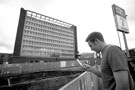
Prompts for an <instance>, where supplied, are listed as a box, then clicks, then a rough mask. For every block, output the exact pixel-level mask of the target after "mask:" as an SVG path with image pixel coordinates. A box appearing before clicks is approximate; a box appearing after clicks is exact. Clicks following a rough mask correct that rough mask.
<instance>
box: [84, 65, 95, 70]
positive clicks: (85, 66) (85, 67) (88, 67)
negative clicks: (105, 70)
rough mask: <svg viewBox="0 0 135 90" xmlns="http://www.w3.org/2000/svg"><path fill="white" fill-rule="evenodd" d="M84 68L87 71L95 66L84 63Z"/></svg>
mask: <svg viewBox="0 0 135 90" xmlns="http://www.w3.org/2000/svg"><path fill="white" fill-rule="evenodd" d="M82 68H83V69H84V70H86V71H92V69H95V68H93V67H92V66H90V65H88V64H83V67H82Z"/></svg>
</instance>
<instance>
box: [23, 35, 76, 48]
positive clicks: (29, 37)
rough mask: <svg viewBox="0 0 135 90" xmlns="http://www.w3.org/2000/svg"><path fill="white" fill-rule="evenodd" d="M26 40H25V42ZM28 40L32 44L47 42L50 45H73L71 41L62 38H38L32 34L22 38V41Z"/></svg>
mask: <svg viewBox="0 0 135 90" xmlns="http://www.w3.org/2000/svg"><path fill="white" fill-rule="evenodd" d="M25 41H26V42H25ZM28 42H32V44H34V43H33V42H37V43H38V42H39V43H42V44H41V45H44V44H45V43H48V44H52V45H62V46H71V47H73V46H74V43H73V42H71V41H68V42H67V41H64V40H61V41H60V40H53V39H49V38H47V39H46V38H39V37H33V36H26V35H25V36H24V39H23V43H28Z"/></svg>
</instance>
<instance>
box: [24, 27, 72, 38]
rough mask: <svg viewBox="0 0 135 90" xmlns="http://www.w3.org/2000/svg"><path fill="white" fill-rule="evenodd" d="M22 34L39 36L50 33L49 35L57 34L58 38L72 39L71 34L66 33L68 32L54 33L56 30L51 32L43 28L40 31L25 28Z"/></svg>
mask: <svg viewBox="0 0 135 90" xmlns="http://www.w3.org/2000/svg"><path fill="white" fill-rule="evenodd" d="M24 34H32V35H35V36H40V37H43V36H44V35H51V36H57V37H59V38H68V39H71V40H73V39H74V37H73V35H72V36H71V35H68V34H62V33H56V32H53V31H45V30H43V31H42V32H39V31H38V32H37V31H32V30H29V29H25V30H24Z"/></svg>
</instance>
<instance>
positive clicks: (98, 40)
mask: <svg viewBox="0 0 135 90" xmlns="http://www.w3.org/2000/svg"><path fill="white" fill-rule="evenodd" d="M86 42H88V45H89V46H90V48H91V50H94V51H95V52H97V53H98V52H100V50H101V49H102V43H104V38H103V35H102V34H101V33H100V32H92V33H90V34H89V35H88V37H87V39H86Z"/></svg>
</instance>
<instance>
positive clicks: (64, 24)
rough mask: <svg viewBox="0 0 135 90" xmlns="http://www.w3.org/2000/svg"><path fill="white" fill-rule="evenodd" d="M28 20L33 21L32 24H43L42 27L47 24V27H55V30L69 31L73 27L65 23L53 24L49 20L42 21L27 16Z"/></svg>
mask: <svg viewBox="0 0 135 90" xmlns="http://www.w3.org/2000/svg"><path fill="white" fill-rule="evenodd" d="M26 20H29V21H32V22H37V23H39V24H42V25H44V24H47V25H49V26H53V27H55V28H57V27H60V28H62V29H68V28H70V27H71V26H72V25H71V24H70V25H69V24H67V23H64V22H63V23H62V22H61V23H60V21H58V22H59V23H58V22H51V21H49V20H47V19H40V18H38V19H37V18H34V17H31V16H27V17H26ZM69 30H70V29H69Z"/></svg>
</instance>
